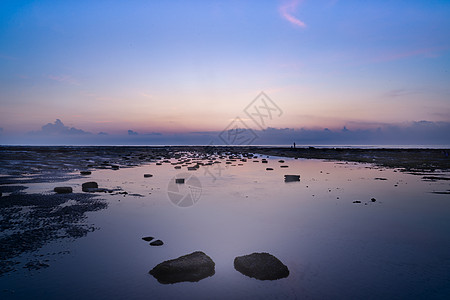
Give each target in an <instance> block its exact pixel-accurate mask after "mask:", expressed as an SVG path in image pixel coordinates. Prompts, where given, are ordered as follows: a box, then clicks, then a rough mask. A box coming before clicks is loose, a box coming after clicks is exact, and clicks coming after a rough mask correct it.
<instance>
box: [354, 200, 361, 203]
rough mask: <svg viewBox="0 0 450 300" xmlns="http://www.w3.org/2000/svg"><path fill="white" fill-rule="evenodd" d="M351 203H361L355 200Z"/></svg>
mask: <svg viewBox="0 0 450 300" xmlns="http://www.w3.org/2000/svg"><path fill="white" fill-rule="evenodd" d="M353 203H361V201H359V200H355V201H353Z"/></svg>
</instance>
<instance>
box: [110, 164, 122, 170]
mask: <svg viewBox="0 0 450 300" xmlns="http://www.w3.org/2000/svg"><path fill="white" fill-rule="evenodd" d="M119 168H120V167H119V166H114V165H113V166H111V169H113V170H119Z"/></svg>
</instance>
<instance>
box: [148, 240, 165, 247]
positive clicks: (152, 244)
mask: <svg viewBox="0 0 450 300" xmlns="http://www.w3.org/2000/svg"><path fill="white" fill-rule="evenodd" d="M162 245H164V243H163V241H161V240H156V241H153V242H151V243H150V246H162Z"/></svg>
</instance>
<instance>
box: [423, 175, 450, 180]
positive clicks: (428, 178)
mask: <svg viewBox="0 0 450 300" xmlns="http://www.w3.org/2000/svg"><path fill="white" fill-rule="evenodd" d="M422 180H425V181H437V180H450V177H443V176H424V177H422Z"/></svg>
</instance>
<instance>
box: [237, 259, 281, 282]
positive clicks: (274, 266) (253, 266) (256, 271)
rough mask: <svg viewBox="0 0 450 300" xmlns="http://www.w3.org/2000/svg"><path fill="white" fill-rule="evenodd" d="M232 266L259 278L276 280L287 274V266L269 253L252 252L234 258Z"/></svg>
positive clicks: (245, 273) (247, 274)
mask: <svg viewBox="0 0 450 300" xmlns="http://www.w3.org/2000/svg"><path fill="white" fill-rule="evenodd" d="M234 268H235V269H236V270H237V271H239V272H241V273H242V274H244V275H246V276H249V277H253V278H256V279H260V280H276V279H280V278H284V277H288V276H289V270H288V268H287V267H286V266H285V265H284V264H283V263H282V262H281V261H280V260H279V259H278V258H276V257H275V256H273V255H271V254H269V253H252V254H249V255H244V256H238V257H236V258H235V259H234Z"/></svg>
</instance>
